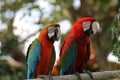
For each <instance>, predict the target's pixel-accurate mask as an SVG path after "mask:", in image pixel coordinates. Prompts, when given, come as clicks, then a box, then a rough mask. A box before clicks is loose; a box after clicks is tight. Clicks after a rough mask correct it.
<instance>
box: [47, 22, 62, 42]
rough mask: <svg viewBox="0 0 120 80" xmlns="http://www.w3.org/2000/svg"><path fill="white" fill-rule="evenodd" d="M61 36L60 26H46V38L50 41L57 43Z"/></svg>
mask: <svg viewBox="0 0 120 80" xmlns="http://www.w3.org/2000/svg"><path fill="white" fill-rule="evenodd" d="M60 35H61V31H60V25H59V24H52V25H49V26H48V33H47V37H48V40H50V41H58V40H59V38H60Z"/></svg>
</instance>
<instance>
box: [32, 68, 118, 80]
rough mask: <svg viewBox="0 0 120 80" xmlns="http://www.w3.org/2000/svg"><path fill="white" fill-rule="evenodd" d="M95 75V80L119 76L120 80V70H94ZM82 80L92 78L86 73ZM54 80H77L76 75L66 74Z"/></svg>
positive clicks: (55, 77) (106, 79)
mask: <svg viewBox="0 0 120 80" xmlns="http://www.w3.org/2000/svg"><path fill="white" fill-rule="evenodd" d="M92 74H93V77H94V79H95V80H108V79H112V78H119V79H118V80H120V70H115V71H104V72H93V73H92ZM80 76H81V79H82V80H91V79H90V77H89V76H88V75H87V74H86V73H82V74H80ZM32 80H49V79H44V78H42V79H41V78H36V79H32ZM53 80H77V76H75V75H64V76H54V77H53Z"/></svg>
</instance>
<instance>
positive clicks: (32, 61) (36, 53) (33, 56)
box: [27, 39, 41, 79]
mask: <svg viewBox="0 0 120 80" xmlns="http://www.w3.org/2000/svg"><path fill="white" fill-rule="evenodd" d="M40 52H41V43H40V41H39V39H36V40H35V41H34V42H33V43H32V44H31V45H30V47H29V49H28V52H27V56H28V57H27V60H28V63H27V64H28V66H29V67H28V73H27V78H28V79H30V78H34V72H35V70H36V66H37V63H38V62H39V61H40V58H41V57H40Z"/></svg>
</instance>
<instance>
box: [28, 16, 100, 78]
mask: <svg viewBox="0 0 120 80" xmlns="http://www.w3.org/2000/svg"><path fill="white" fill-rule="evenodd" d="M99 30H100V27H99V23H98V22H97V21H96V19H95V18H92V17H84V18H81V19H79V20H78V21H76V22H75V24H74V25H73V26H72V30H71V33H70V35H69V36H68V37H67V38H66V40H65V41H64V42H63V44H62V47H61V51H60V59H59V60H58V63H57V66H55V67H54V68H53V66H54V62H55V50H54V46H53V43H54V41H56V40H58V39H59V38H60V25H59V24H53V25H49V26H48V27H46V28H45V29H43V30H42V32H41V33H40V35H39V37H38V38H37V39H36V40H35V41H33V43H32V44H31V45H30V46H29V48H28V51H27V64H28V70H27V79H31V78H35V77H38V76H39V75H67V74H73V73H75V72H83V70H85V69H86V63H87V61H88V60H89V57H90V35H91V34H95V33H97V32H98V31H99Z"/></svg>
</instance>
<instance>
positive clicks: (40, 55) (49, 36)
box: [26, 24, 60, 79]
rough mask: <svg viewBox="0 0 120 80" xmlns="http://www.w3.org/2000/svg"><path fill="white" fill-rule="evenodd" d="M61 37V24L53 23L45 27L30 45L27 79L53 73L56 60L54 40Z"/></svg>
mask: <svg viewBox="0 0 120 80" xmlns="http://www.w3.org/2000/svg"><path fill="white" fill-rule="evenodd" d="M59 38H60V25H59V24H52V25H49V26H47V27H46V28H44V29H43V30H42V31H41V33H40V35H39V37H38V38H37V39H35V40H34V41H33V42H32V44H31V45H30V46H29V48H28V51H27V57H26V58H27V67H28V69H27V79H32V78H35V77H38V76H39V75H51V71H52V68H53V65H54V62H55V56H56V54H55V49H54V45H53V43H54V41H57V40H58V39H59Z"/></svg>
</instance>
